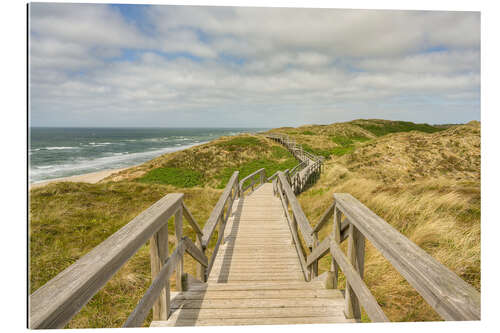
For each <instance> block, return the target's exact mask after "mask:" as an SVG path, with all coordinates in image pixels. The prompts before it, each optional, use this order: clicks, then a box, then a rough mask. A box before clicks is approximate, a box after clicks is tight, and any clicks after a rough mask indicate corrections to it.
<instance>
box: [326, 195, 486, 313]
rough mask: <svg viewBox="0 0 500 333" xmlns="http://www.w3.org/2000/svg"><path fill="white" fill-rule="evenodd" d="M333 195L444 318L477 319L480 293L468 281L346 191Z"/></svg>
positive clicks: (374, 244)
mask: <svg viewBox="0 0 500 333" xmlns="http://www.w3.org/2000/svg"><path fill="white" fill-rule="evenodd" d="M334 198H335V200H336V202H337V205H338V206H339V207H340V209H341V210H342V212H343V213H344V214H345V215H346V216H347V218H348V219H349V221H350V223H352V224H354V225H355V226H356V228H358V229H359V231H360V232H361V233H362V234H363V235H364V236H365V237H366V238H367V239H368V240H369V241H370V242H371V243H372V244H373V246H375V247H376V248H377V249H378V250H379V251H380V252H381V253H382V255H383V256H384V257H385V258H386V259H387V260H388V261H389V262H390V263H391V264H392V265H393V266H394V267H395V268H396V270H397V271H398V272H399V273H401V275H402V276H404V277H405V278H406V280H408V282H409V283H410V284H411V285H412V286H413V287H414V288H415V289H416V290H417V291H418V292H419V293H420V295H422V297H423V298H424V299H425V300H426V301H427V302H428V303H429V305H430V306H432V307H433V308H434V309H435V310H436V311H437V312H438V313H439V314H440V315H441V316H442V317H443V318H444V319H446V320H479V319H480V318H481V296H480V294H479V292H478V291H477V290H476V289H474V287H472V286H471V285H469V284H468V283H466V282H465V281H463V280H462V279H461V278H460V277H458V276H457V275H456V274H455V273H453V272H452V271H451V270H450V269H448V268H447V267H445V266H444V265H442V264H441V263H439V262H438V261H437V260H435V259H434V258H433V257H431V256H430V255H429V254H427V253H426V252H425V251H424V250H422V249H421V248H420V247H418V246H417V245H416V244H415V243H413V242H412V241H410V240H409V239H408V238H406V237H405V236H403V235H402V234H401V233H399V232H398V231H397V230H396V229H394V228H393V227H392V226H390V225H389V224H388V223H387V222H385V221H384V220H383V219H382V218H380V217H379V216H377V215H376V214H375V213H373V212H372V211H371V210H370V209H368V208H367V207H366V206H364V205H363V204H362V203H360V202H359V201H358V200H356V199H355V198H354V197H352V196H351V195H350V194H347V193H336V194H334Z"/></svg>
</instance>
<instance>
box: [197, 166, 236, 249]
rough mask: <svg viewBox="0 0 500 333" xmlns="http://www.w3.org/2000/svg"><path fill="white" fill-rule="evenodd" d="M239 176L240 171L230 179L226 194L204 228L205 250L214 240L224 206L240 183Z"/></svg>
mask: <svg viewBox="0 0 500 333" xmlns="http://www.w3.org/2000/svg"><path fill="white" fill-rule="evenodd" d="M238 175H239V171H235V172H234V173H233V175H232V176H231V178H230V179H229V182H228V183H227V185H226V188H225V189H224V192H223V193H222V195H221V196H220V198H219V201H217V204H216V205H215V207H214V209H213V210H212V213H211V214H210V217H209V218H208V220H207V222H206V223H205V226H204V227H203V238H202V244H203V247H204V248H206V247H207V245H208V242H209V241H210V239H211V238H212V234H213V233H214V231H215V227H216V226H217V222H218V221H219V218H220V216H221V215H222V213H223V210H224V206H225V205H226V202H227V200H228V199H229V198H230V196H231V192H232V189H233V186H234V184H235V183H237V182H238Z"/></svg>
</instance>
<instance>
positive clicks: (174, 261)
mask: <svg viewBox="0 0 500 333" xmlns="http://www.w3.org/2000/svg"><path fill="white" fill-rule="evenodd" d="M183 254H184V244H183V242H182V240H181V241H180V242H179V244H178V245H177V247H176V248H175V250H174V251H173V252H172V255H171V256H170V257H169V258H168V260H167V262H166V263H165V265H164V266H163V267H162V269H161V271H160V273H159V274H158V276H157V277H156V279H155V280H154V281H153V283H151V286H150V287H149V288H148V290H146V293H145V294H144V296H143V297H142V298H141V300H140V301H139V303H138V304H137V306H136V307H135V309H134V311H133V312H132V313H131V314H130V316H129V317H128V318H127V320H126V321H125V324H123V327H141V326H142V324H143V323H144V320H146V317H147V316H148V314H149V310H151V308H152V307H153V304H154V302H155V300H156V299H157V298H158V296H159V295H160V292H161V290H162V289H163V288H164V287H165V281H166V280H167V279H169V278H170V275H172V273H173V271H174V269H175V268H176V266H177V265H178V263H179V261H180V260H181V259H182V255H183ZM174 300H175V298H174ZM171 304H174V302H172V303H171Z"/></svg>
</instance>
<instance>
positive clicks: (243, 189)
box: [239, 168, 266, 195]
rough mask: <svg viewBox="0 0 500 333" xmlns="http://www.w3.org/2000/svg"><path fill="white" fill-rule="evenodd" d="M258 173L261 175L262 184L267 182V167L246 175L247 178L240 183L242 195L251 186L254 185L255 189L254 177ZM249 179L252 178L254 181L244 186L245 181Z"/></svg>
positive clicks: (260, 181)
mask: <svg viewBox="0 0 500 333" xmlns="http://www.w3.org/2000/svg"><path fill="white" fill-rule="evenodd" d="M257 175H258V176H259V183H260V184H263V183H264V182H265V180H266V169H265V168H261V169H259V170H257V171H254V172H252V173H251V174H249V175H248V176H246V177H245V178H243V179H242V180H241V181H240V183H239V191H240V195H243V193H244V192H245V191H246V190H248V189H249V188H250V187H252V190H253V188H254V186H255V178H254V177H255V176H257ZM249 179H252V182H251V183H250V184H249V185H247V186H245V187H243V184H245V182H246V181H247V180H249Z"/></svg>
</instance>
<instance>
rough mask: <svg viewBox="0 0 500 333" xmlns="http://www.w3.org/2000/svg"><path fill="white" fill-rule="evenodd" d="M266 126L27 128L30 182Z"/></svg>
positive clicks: (127, 163) (129, 163)
mask: <svg viewBox="0 0 500 333" xmlns="http://www.w3.org/2000/svg"><path fill="white" fill-rule="evenodd" d="M265 130H267V129H266V128H60V127H58V128H49V127H31V128H30V130H29V141H28V142H29V146H28V155H29V181H30V183H37V182H41V181H46V180H50V179H54V178H60V177H68V176H74V175H81V174H85V173H90V172H96V171H101V170H107V169H117V168H124V167H129V166H133V165H137V164H141V163H143V162H146V161H149V160H151V159H153V158H155V157H157V156H160V155H162V154H165V153H170V152H174V151H178V150H182V149H186V148H189V147H192V146H196V145H200V144H203V143H205V142H209V141H211V140H214V139H216V138H219V137H221V136H231V135H238V134H242V133H258V132H261V131H265Z"/></svg>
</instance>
